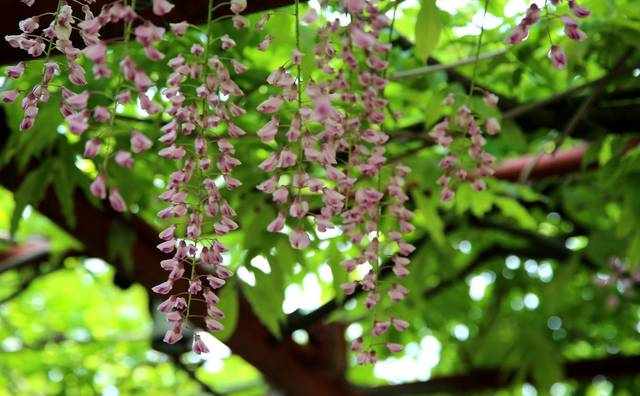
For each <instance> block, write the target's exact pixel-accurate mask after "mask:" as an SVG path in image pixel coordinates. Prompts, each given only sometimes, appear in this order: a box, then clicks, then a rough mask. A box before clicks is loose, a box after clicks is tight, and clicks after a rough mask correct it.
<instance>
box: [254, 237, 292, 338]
mask: <svg viewBox="0 0 640 396" xmlns="http://www.w3.org/2000/svg"><path fill="white" fill-rule="evenodd" d="M287 243H288V242H287V241H286V240H285V239H284V238H282V239H280V240H279V241H278V244H277V245H276V249H275V250H276V251H275V252H274V254H272V255H270V256H269V257H268V258H267V259H268V260H269V266H270V267H271V273H269V274H265V273H264V272H262V271H260V270H258V269H255V270H253V274H254V276H255V278H256V285H255V286H253V287H252V286H250V285H248V284H246V283H243V284H242V292H243V293H244V296H245V297H246V298H247V300H248V301H249V303H250V304H251V307H252V308H253V312H254V313H255V314H256V316H257V317H258V319H260V321H261V322H262V323H263V324H264V325H265V326H266V327H267V329H268V330H269V331H270V332H271V333H272V334H273V335H274V336H276V337H278V338H280V336H281V333H280V322H281V320H282V319H283V318H284V313H283V312H282V302H283V301H284V289H285V287H286V283H285V273H287V272H288V271H289V270H290V264H288V263H290V262H291V260H287V259H286V257H282V256H285V255H284V254H282V253H281V252H285V251H287V250H286V249H285V248H284V244H287ZM248 258H253V257H252V255H249V256H248Z"/></svg>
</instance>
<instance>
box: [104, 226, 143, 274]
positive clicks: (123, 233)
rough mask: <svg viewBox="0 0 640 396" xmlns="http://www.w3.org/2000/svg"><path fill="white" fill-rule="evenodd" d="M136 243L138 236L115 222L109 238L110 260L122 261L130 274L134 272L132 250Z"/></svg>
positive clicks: (110, 229)
mask: <svg viewBox="0 0 640 396" xmlns="http://www.w3.org/2000/svg"><path fill="white" fill-rule="evenodd" d="M135 241H136V234H135V233H134V232H133V231H132V230H131V227H128V226H127V225H125V224H122V223H120V222H119V221H114V222H113V223H112V224H111V227H110V228H109V235H108V236H107V249H108V251H109V260H114V261H116V260H117V261H120V262H121V263H122V265H123V266H124V269H125V270H126V272H127V273H128V274H131V272H132V271H133V257H132V255H131V248H132V247H133V243H134V242H135Z"/></svg>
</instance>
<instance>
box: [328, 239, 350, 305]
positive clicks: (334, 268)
mask: <svg viewBox="0 0 640 396" xmlns="http://www.w3.org/2000/svg"><path fill="white" fill-rule="evenodd" d="M327 250H328V251H327V258H328V259H327V261H328V262H329V266H330V267H331V274H332V275H333V289H334V293H335V298H336V299H337V300H338V301H342V300H343V299H344V293H343V292H342V289H341V288H340V285H341V284H343V283H346V282H347V281H348V280H349V274H348V273H347V271H346V270H345V269H344V267H343V266H342V265H341V264H342V260H343V259H344V254H343V253H342V252H340V250H338V245H337V243H336V242H335V241H333V242H332V243H331V244H330V245H329V248H328V249H327Z"/></svg>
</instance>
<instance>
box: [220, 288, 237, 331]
mask: <svg viewBox="0 0 640 396" xmlns="http://www.w3.org/2000/svg"><path fill="white" fill-rule="evenodd" d="M219 297H220V304H219V306H218V308H220V309H221V310H222V311H223V312H224V318H223V319H221V320H220V323H222V324H223V325H224V329H223V330H222V331H219V332H217V333H215V336H216V338H217V339H219V340H220V341H226V340H227V339H228V338H229V337H230V336H231V335H232V334H233V332H234V331H235V330H236V326H237V325H238V289H237V286H236V284H235V282H234V281H233V280H232V281H231V282H229V283H227V284H226V285H225V286H224V287H223V288H222V290H221V291H220V296H219Z"/></svg>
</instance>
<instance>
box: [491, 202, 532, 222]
mask: <svg viewBox="0 0 640 396" xmlns="http://www.w3.org/2000/svg"><path fill="white" fill-rule="evenodd" d="M495 203H496V205H497V206H498V207H499V208H500V210H501V211H502V214H503V215H505V216H506V217H510V218H512V219H514V220H515V221H517V222H518V224H519V225H520V226H521V227H522V228H526V229H529V230H532V229H535V228H536V227H537V223H536V220H535V219H534V218H533V216H531V214H529V212H528V211H527V209H526V208H525V207H524V206H522V205H520V203H519V202H518V201H516V200H515V199H513V198H507V197H497V198H496V199H495Z"/></svg>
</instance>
